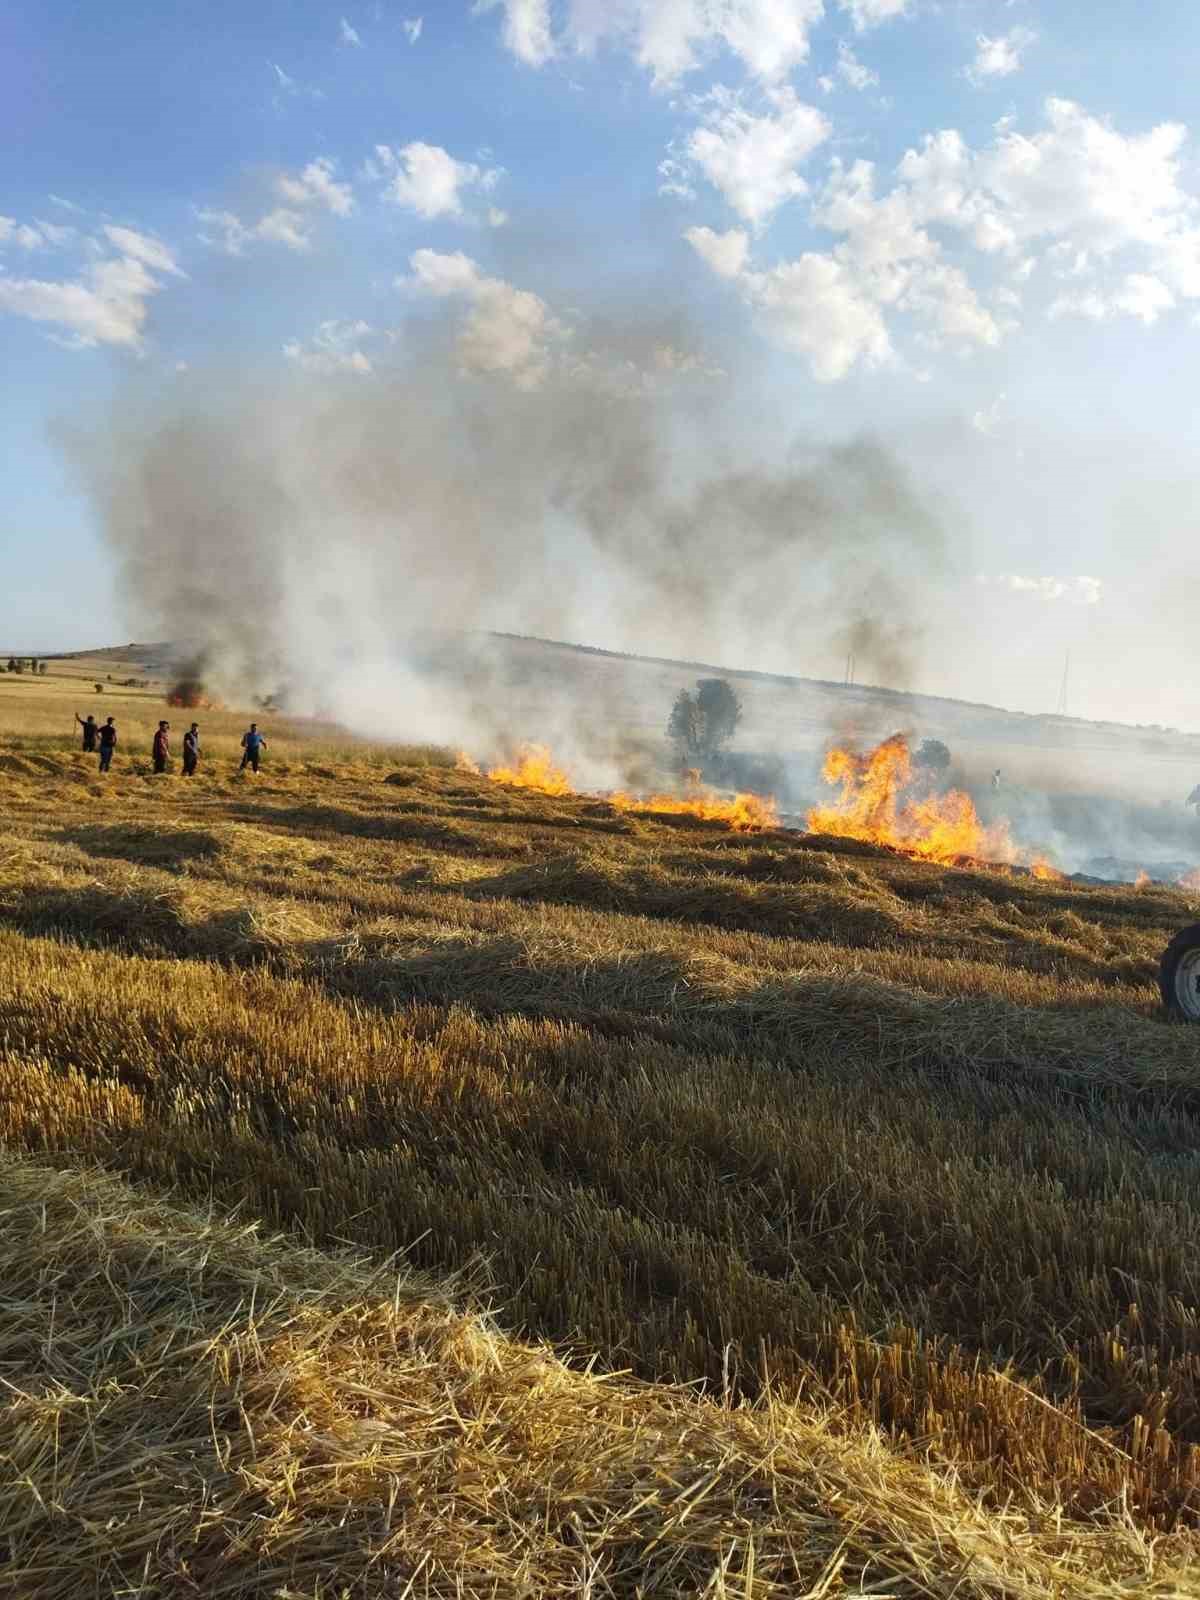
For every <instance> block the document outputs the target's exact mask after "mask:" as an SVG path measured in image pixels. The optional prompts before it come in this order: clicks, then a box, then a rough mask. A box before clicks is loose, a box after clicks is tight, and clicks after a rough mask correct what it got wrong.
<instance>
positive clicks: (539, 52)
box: [472, 0, 555, 67]
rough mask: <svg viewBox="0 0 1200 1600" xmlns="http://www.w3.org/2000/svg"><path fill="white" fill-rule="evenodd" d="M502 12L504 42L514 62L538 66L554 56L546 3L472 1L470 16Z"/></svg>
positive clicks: (530, 0) (532, 0)
mask: <svg viewBox="0 0 1200 1600" xmlns="http://www.w3.org/2000/svg"><path fill="white" fill-rule="evenodd" d="M497 6H501V7H502V8H503V10H504V29H503V37H504V43H505V45H506V46H507V48H508V49H509V50H511V51H512V53H513V55H515V56H516V58H517V60H518V61H523V62H524V63H525V65H526V66H528V67H542V66H545V64H546V62H547V61H549V60H550V58H551V57H552V56H553V55H554V53H555V48H554V36H553V34H552V32H551V29H550V0H475V5H474V6H473V8H472V11H473V14H474V15H476V16H478V15H479V14H480V13H482V12H484V11H494V10H495V9H496V7H497Z"/></svg>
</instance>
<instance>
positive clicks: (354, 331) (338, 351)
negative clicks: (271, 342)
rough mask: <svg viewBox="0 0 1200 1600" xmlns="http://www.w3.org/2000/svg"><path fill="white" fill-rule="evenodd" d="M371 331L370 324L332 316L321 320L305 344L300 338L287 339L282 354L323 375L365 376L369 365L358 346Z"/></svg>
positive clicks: (367, 359)
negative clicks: (340, 319) (343, 320)
mask: <svg viewBox="0 0 1200 1600" xmlns="http://www.w3.org/2000/svg"><path fill="white" fill-rule="evenodd" d="M370 332H371V326H370V324H369V323H366V322H338V321H337V320H336V319H334V320H330V321H327V322H322V323H321V324H320V325H319V326H318V328H317V331H316V332H315V333H314V334H313V336H312V338H311V339H310V340H309V341H308V342H307V343H306V344H302V343H301V342H300V340H299V339H290V340H289V341H288V342H287V343H286V344H285V345H284V347H283V353H284V355H285V356H286V357H287V359H288V360H289V361H291V362H293V363H294V364H295V365H296V366H298V367H300V368H302V369H303V370H304V371H305V372H312V373H316V374H318V375H320V376H323V377H329V376H333V375H334V374H336V373H341V372H352V373H356V374H359V375H361V376H366V375H367V374H368V373H369V372H371V370H372V367H371V361H370V358H369V357H368V356H367V355H366V354H365V353H364V351H363V350H362V348H361V345H362V341H363V340H364V339H365V338H366V337H367V335H368V334H370Z"/></svg>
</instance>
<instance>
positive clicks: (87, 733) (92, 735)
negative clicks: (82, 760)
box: [75, 711, 100, 755]
mask: <svg viewBox="0 0 1200 1600" xmlns="http://www.w3.org/2000/svg"><path fill="white" fill-rule="evenodd" d="M75 721H76V722H77V723H78V724H79V726H80V727H81V728H82V729H83V748H84V749H85V750H86V751H87V752H88V754H89V755H91V754H93V753H94V751H95V749H96V735H97V734H98V733H99V732H100V730H99V728H98V727H97V726H96V719H95V717H94V716H93V715H92V714H91V712H90V711H89V712H88V716H87V721H86V722H85V721H84V720H83V718H82V717H81V716H80V715H79V713H78V711H77V712H76V713H75Z"/></svg>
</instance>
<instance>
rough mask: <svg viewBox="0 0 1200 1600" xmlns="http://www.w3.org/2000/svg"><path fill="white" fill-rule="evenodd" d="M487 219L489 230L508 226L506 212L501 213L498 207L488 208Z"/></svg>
mask: <svg viewBox="0 0 1200 1600" xmlns="http://www.w3.org/2000/svg"><path fill="white" fill-rule="evenodd" d="M487 219H488V227H489V228H503V227H506V226H507V224H508V212H507V211H501V209H500V207H499V206H489V207H488V214H487Z"/></svg>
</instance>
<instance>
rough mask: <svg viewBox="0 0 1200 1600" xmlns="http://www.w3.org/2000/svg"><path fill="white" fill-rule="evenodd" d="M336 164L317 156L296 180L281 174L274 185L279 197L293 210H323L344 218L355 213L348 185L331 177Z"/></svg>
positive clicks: (351, 193) (326, 157)
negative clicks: (315, 208) (301, 208)
mask: <svg viewBox="0 0 1200 1600" xmlns="http://www.w3.org/2000/svg"><path fill="white" fill-rule="evenodd" d="M336 171H337V163H336V162H334V161H332V160H330V158H329V157H328V156H318V157H317V158H316V160H315V161H310V162H309V163H308V165H307V166H306V167H305V168H304V170H303V171H302V172H300V173H298V174H296V175H295V176H292V175H291V174H289V173H286V172H285V173H283V174H281V175H280V177H278V178H277V179H276V181H275V187H276V189H277V191H278V192H279V194H280V195H281V197H282V198H283V199H284V200H286V201H287V202H288V204H289V205H292V206H324V207H325V209H326V210H328V211H332V212H333V213H334V215H335V216H339V217H347V216H349V215H350V213H351V212H352V211H353V210H354V195H353V192H352V190H351V188H350V185H349V184H348V183H339V182H338V181H337V180H336V178H335V177H334V173H335V172H336Z"/></svg>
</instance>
